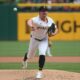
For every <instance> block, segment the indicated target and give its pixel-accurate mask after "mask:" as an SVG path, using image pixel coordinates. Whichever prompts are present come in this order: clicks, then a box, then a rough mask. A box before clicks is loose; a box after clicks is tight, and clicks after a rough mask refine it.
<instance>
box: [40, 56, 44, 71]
mask: <svg viewBox="0 0 80 80" xmlns="http://www.w3.org/2000/svg"><path fill="white" fill-rule="evenodd" d="M44 63H45V56H44V55H40V56H39V70H42V69H43V67H44Z"/></svg>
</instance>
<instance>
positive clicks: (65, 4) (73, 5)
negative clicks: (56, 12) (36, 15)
mask: <svg viewBox="0 0 80 80" xmlns="http://www.w3.org/2000/svg"><path fill="white" fill-rule="evenodd" d="M17 6H19V7H25V6H28V7H29V6H32V7H35V6H36V7H39V6H56V7H57V6H59V7H60V6H70V7H80V4H74V3H53V4H48V3H41V4H40V3H37V4H36V3H31V4H30V3H19V4H17Z"/></svg>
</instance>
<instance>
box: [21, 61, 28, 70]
mask: <svg viewBox="0 0 80 80" xmlns="http://www.w3.org/2000/svg"><path fill="white" fill-rule="evenodd" d="M26 68H27V60H26V61H23V62H22V69H26Z"/></svg>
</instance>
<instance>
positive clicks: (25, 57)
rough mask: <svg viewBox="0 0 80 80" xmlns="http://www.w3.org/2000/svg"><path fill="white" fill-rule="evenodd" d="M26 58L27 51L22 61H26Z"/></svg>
mask: <svg viewBox="0 0 80 80" xmlns="http://www.w3.org/2000/svg"><path fill="white" fill-rule="evenodd" d="M26 60H27V53H25V55H24V59H23V61H26Z"/></svg>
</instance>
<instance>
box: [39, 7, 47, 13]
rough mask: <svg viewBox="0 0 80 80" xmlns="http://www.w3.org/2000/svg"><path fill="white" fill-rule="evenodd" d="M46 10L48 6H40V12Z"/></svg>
mask: <svg viewBox="0 0 80 80" xmlns="http://www.w3.org/2000/svg"><path fill="white" fill-rule="evenodd" d="M44 11H48V10H47V8H46V7H45V6H41V7H40V8H39V12H44Z"/></svg>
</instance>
